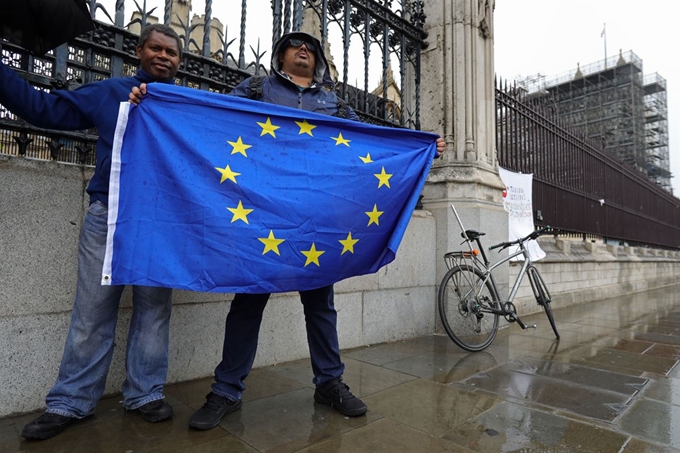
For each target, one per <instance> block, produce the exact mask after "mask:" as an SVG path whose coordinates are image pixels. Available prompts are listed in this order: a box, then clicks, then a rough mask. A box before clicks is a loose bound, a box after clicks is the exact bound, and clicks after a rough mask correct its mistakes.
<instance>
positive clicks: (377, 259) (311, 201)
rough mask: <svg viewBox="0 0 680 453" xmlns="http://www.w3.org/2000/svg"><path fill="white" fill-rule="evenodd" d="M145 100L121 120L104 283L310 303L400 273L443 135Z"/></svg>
mask: <svg viewBox="0 0 680 453" xmlns="http://www.w3.org/2000/svg"><path fill="white" fill-rule="evenodd" d="M147 89H148V93H147V95H146V96H144V100H143V101H142V102H141V103H140V104H139V106H136V107H130V104H128V103H122V104H121V108H120V114H119V118H118V126H117V131H116V138H115V142H114V147H113V160H112V169H111V182H110V194H109V218H108V226H109V228H108V239H107V252H106V257H105V261H104V267H103V270H102V284H104V285H124V284H131V285H145V286H163V287H171V288H178V289H187V290H194V291H202V292H209V291H212V292H242V293H264V292H285V291H294V290H295V291H302V290H309V289H315V288H320V287H323V286H327V285H330V284H332V283H335V282H338V281H340V280H343V279H345V278H348V277H352V276H356V275H362V274H368V273H373V272H376V271H377V270H378V269H380V267H382V266H384V265H386V264H387V263H389V262H391V261H392V260H394V258H395V253H396V251H397V248H398V247H399V243H400V242H401V239H402V237H403V235H404V231H405V230H406V227H407V225H408V222H409V220H410V218H411V214H412V212H413V210H414V208H415V205H416V203H417V201H418V197H419V194H420V192H421V190H422V187H423V185H424V184H425V179H426V177H427V174H428V171H429V168H430V165H431V164H432V159H433V158H434V156H435V154H436V138H437V136H436V135H434V134H430V133H425V132H419V131H412V130H407V129H394V128H386V127H379V126H373V125H369V124H364V123H360V122H356V121H350V120H345V119H340V118H335V117H331V116H326V115H321V114H316V113H313V112H307V111H304V110H298V109H291V108H288V107H281V106H277V105H272V104H267V103H263V102H258V101H253V100H250V99H242V98H237V97H231V96H224V95H221V94H215V93H210V92H205V91H199V90H192V89H188V88H181V87H175V86H167V85H163V84H150V85H148V88H147Z"/></svg>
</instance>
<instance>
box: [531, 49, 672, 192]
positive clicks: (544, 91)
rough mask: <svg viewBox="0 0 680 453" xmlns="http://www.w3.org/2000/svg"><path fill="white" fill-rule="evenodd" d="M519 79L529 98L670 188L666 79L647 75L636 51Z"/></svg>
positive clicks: (605, 148)
mask: <svg viewBox="0 0 680 453" xmlns="http://www.w3.org/2000/svg"><path fill="white" fill-rule="evenodd" d="M518 83H519V85H520V86H521V87H522V88H523V89H524V90H526V92H527V96H529V97H530V98H532V99H537V100H541V101H543V102H547V103H550V104H551V107H552V108H553V109H554V110H555V112H556V114H557V116H558V117H559V118H560V120H561V121H565V122H566V123H567V124H569V125H571V126H574V127H577V128H579V129H581V130H582V131H583V132H584V133H585V134H586V135H588V136H589V137H590V138H591V139H593V140H595V141H596V142H598V143H600V144H601V146H602V148H603V149H604V150H605V151H606V152H608V153H611V154H614V155H616V156H618V157H619V159H621V160H622V161H623V162H625V163H627V164H629V165H631V166H633V167H634V168H636V169H638V170H640V171H642V172H643V173H645V174H646V175H647V176H648V177H649V179H650V180H651V181H653V182H655V183H656V184H658V185H659V186H661V187H662V188H664V189H665V190H667V191H669V192H670V191H671V184H670V178H671V172H670V162H669V156H668V154H669V151H668V108H667V95H666V81H665V80H664V79H663V78H662V77H660V76H659V75H658V74H656V73H654V74H650V75H647V76H643V68H642V60H641V59H640V58H639V57H638V56H637V55H635V54H634V53H633V52H631V51H628V52H619V55H616V56H612V57H610V58H607V59H604V60H601V61H598V62H595V63H592V64H589V65H586V66H583V67H581V66H580V65H577V68H576V69H574V70H571V71H568V72H566V73H563V74H559V75H557V76H555V77H552V78H546V77H544V76H540V75H539V76H532V77H528V78H526V79H525V80H523V81H520V82H518Z"/></svg>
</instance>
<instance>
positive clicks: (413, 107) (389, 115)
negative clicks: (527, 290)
mask: <svg viewBox="0 0 680 453" xmlns="http://www.w3.org/2000/svg"><path fill="white" fill-rule="evenodd" d="M265 1H266V2H267V3H270V0H265ZM225 3H227V2H225ZM229 3H230V4H232V3H236V2H229ZM240 3H241V5H240V19H241V20H240V24H239V26H238V35H237V36H236V37H232V36H230V35H229V32H230V30H229V28H228V27H224V28H222V26H221V25H219V24H220V23H219V22H218V19H217V18H213V10H212V4H213V3H212V1H211V0H207V1H206V7H205V10H204V11H203V12H202V14H201V15H200V16H199V15H196V14H195V13H194V11H192V10H191V9H190V2H187V0H166V1H165V3H164V9H163V11H162V17H157V16H154V14H159V15H161V14H160V13H157V12H156V8H151V9H148V8H147V2H146V1H144V2H142V4H141V6H140V5H139V3H138V2H136V1H133V2H125V1H124V0H116V3H115V11H113V12H110V11H107V10H106V9H105V8H104V7H103V6H102V5H101V4H100V3H98V2H97V1H96V0H88V4H89V7H90V11H91V14H92V17H93V18H94V17H95V15H98V16H104V17H105V18H106V19H108V22H105V21H101V20H95V23H96V25H97V28H96V29H95V30H94V31H92V32H90V33H87V34H85V35H83V36H80V37H78V38H76V39H74V40H72V41H71V42H69V43H68V44H64V45H62V46H60V47H58V48H57V49H55V50H53V51H51V52H49V53H47V54H46V55H44V56H39V57H38V56H33V55H30V54H29V53H27V52H26V51H25V50H24V49H22V48H20V47H18V46H15V45H13V44H11V43H9V42H6V41H2V40H0V58H2V61H3V63H4V64H6V65H8V66H11V67H13V68H14V69H15V70H16V71H17V72H19V73H20V74H21V75H22V76H23V77H24V78H26V79H27V80H28V81H29V82H30V83H31V84H32V85H34V86H35V87H36V88H38V89H42V90H48V91H49V90H53V89H75V88H77V87H78V86H80V85H82V84H86V83H91V82H96V81H98V80H103V79H106V78H109V77H120V76H128V75H132V74H134V73H135V71H136V68H137V65H138V59H137V57H136V45H137V40H138V31H139V30H141V28H142V27H143V26H145V25H146V24H147V23H150V22H159V21H160V22H163V23H166V24H170V25H171V26H173V28H175V29H176V31H178V34H179V35H180V36H181V38H182V40H183V45H184V50H185V52H184V56H183V61H182V65H181V67H180V71H179V72H178V74H177V80H176V83H177V84H178V85H182V86H186V87H191V88H197V89H202V90H209V91H214V92H219V93H228V92H229V91H231V89H232V88H233V87H235V86H236V85H237V84H239V83H240V82H241V81H243V80H244V79H246V78H247V77H250V76H251V75H252V74H255V73H262V72H267V70H268V64H265V57H267V58H268V56H269V55H270V53H269V52H270V48H271V43H267V45H266V46H264V47H266V49H263V48H262V47H261V45H260V43H259V42H258V43H257V44H255V43H254V42H252V41H251V40H249V39H248V36H249V35H250V34H253V31H252V30H250V29H249V28H248V27H247V20H246V18H247V15H248V13H249V12H250V13H252V11H250V10H249V6H252V4H253V3H257V0H250V2H249V1H247V0H242V1H241V2H240ZM397 3H398V4H397ZM126 4H134V5H135V7H136V9H134V10H132V11H131V12H129V11H127V10H126V8H125V6H126ZM249 4H250V5H249ZM270 6H271V11H270V12H271V14H270V18H271V22H268V23H271V24H272V25H271V30H272V31H271V40H272V41H275V40H276V39H278V37H280V36H281V34H282V33H287V32H289V31H297V30H305V31H307V32H310V33H312V34H315V35H317V36H319V37H320V39H321V41H322V42H323V44H324V46H325V48H326V50H327V54H328V53H330V54H331V55H330V56H331V61H332V62H338V63H336V64H335V66H336V67H338V68H340V69H339V70H338V72H337V80H338V82H337V84H336V86H335V90H336V91H337V93H338V95H339V96H341V97H342V98H344V99H345V100H347V101H348V102H349V103H350V105H351V106H352V107H353V108H354V109H355V110H356V111H357V113H358V114H359V116H360V117H361V118H362V120H364V121H366V122H370V123H375V124H382V125H388V126H395V127H409V128H415V129H419V128H420V53H421V51H422V49H424V48H425V47H426V46H427V42H426V33H425V32H424V31H423V24H424V22H425V15H424V13H423V0H400V1H398V2H393V1H392V0H271V3H270ZM237 11H238V7H237V6H236V5H233V4H232V6H231V9H230V13H231V14H230V16H234V15H235V13H236V12H237ZM260 11H261V10H258V13H260ZM128 13H129V15H130V17H129V19H128V20H127V21H126V19H125V18H126V14H128ZM192 14H194V17H192ZM260 16H262V14H261V13H260V14H259V15H258V24H259V23H260V22H262V20H260V19H262V18H261V17H260ZM197 18H198V19H197ZM236 46H237V47H238V48H237V49H236ZM328 46H334V48H333V51H331V52H328V49H329V47H328ZM247 47H249V48H250V55H249V52H247V50H246V48H247ZM338 47H339V48H340V49H341V51H340V52H336V51H335V48H338ZM336 53H338V55H335V54H336ZM356 55H360V59H357V58H354V59H352V57H353V56H356ZM362 65H363V71H360V70H358V69H359V67H360V66H362ZM393 68H396V69H393ZM350 69H352V70H353V72H354V73H356V74H360V75H361V77H362V80H361V82H359V76H356V77H355V80H354V82H352V80H350ZM371 75H373V76H374V78H373V79H372V78H371ZM376 75H379V80H377V78H376V77H375V76H376ZM96 138H97V136H96V131H94V130H93V131H82V132H62V131H52V130H44V129H39V128H36V127H33V126H31V125H29V124H27V123H25V122H23V121H21V119H19V118H17V117H16V116H15V115H13V114H11V113H10V112H9V111H7V110H6V109H5V108H4V107H3V106H1V105H0V154H11V155H21V156H26V157H31V158H37V159H45V160H58V161H64V162H72V163H79V164H85V165H94V163H95V153H94V148H95V143H96Z"/></svg>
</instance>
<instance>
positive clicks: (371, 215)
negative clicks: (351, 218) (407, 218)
mask: <svg viewBox="0 0 680 453" xmlns="http://www.w3.org/2000/svg"><path fill="white" fill-rule="evenodd" d="M383 212H385V211H378V205H377V204H374V205H373V211H368V212H367V213H366V215H367V216H368V218H369V219H370V220H369V221H368V225H366V226H371V224H372V223H375V224H376V225H380V222H379V221H378V217H380V216H381V215H383Z"/></svg>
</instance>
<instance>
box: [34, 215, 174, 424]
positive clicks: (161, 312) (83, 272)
mask: <svg viewBox="0 0 680 453" xmlns="http://www.w3.org/2000/svg"><path fill="white" fill-rule="evenodd" d="M107 211H108V209H107V207H106V206H105V205H104V204H102V203H101V202H94V203H92V204H91V205H90V207H89V209H88V212H87V216H86V217H85V223H84V224H83V230H82V233H81V236H80V245H79V249H78V287H77V289H76V297H75V301H74V303H73V312H72V315H71V325H70V327H69V332H68V337H67V339H66V347H65V348H64V355H63V356H62V359H61V366H60V368H59V376H58V377H57V382H56V384H54V387H52V390H50V392H49V393H48V395H47V398H46V402H47V412H50V413H53V414H60V415H64V416H67V417H75V418H82V417H85V416H86V415H89V414H91V413H92V412H93V411H94V408H95V406H96V404H97V402H98V401H99V399H100V398H101V396H102V394H103V393H104V387H105V385H106V375H107V374H108V371H109V365H110V364H111V357H112V355H113V348H114V346H115V343H114V340H115V333H116V321H117V319H118V305H119V303H120V297H121V294H122V293H123V288H124V286H102V285H101V283H100V282H101V273H102V265H103V261H104V253H105V250H106V233H107ZM132 291H133V296H132V303H133V311H132V318H131V319H130V327H129V332H128V340H127V350H126V352H125V368H126V371H127V375H126V379H125V382H124V383H123V405H124V406H125V407H126V408H127V409H131V410H132V409H136V408H138V407H140V406H142V405H144V404H146V403H148V402H151V401H154V400H159V399H162V398H163V397H164V396H163V386H164V385H165V380H166V377H167V371H168V336H169V322H170V313H171V308H172V305H171V296H172V290H171V289H167V288H152V287H144V286H133V287H132Z"/></svg>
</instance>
